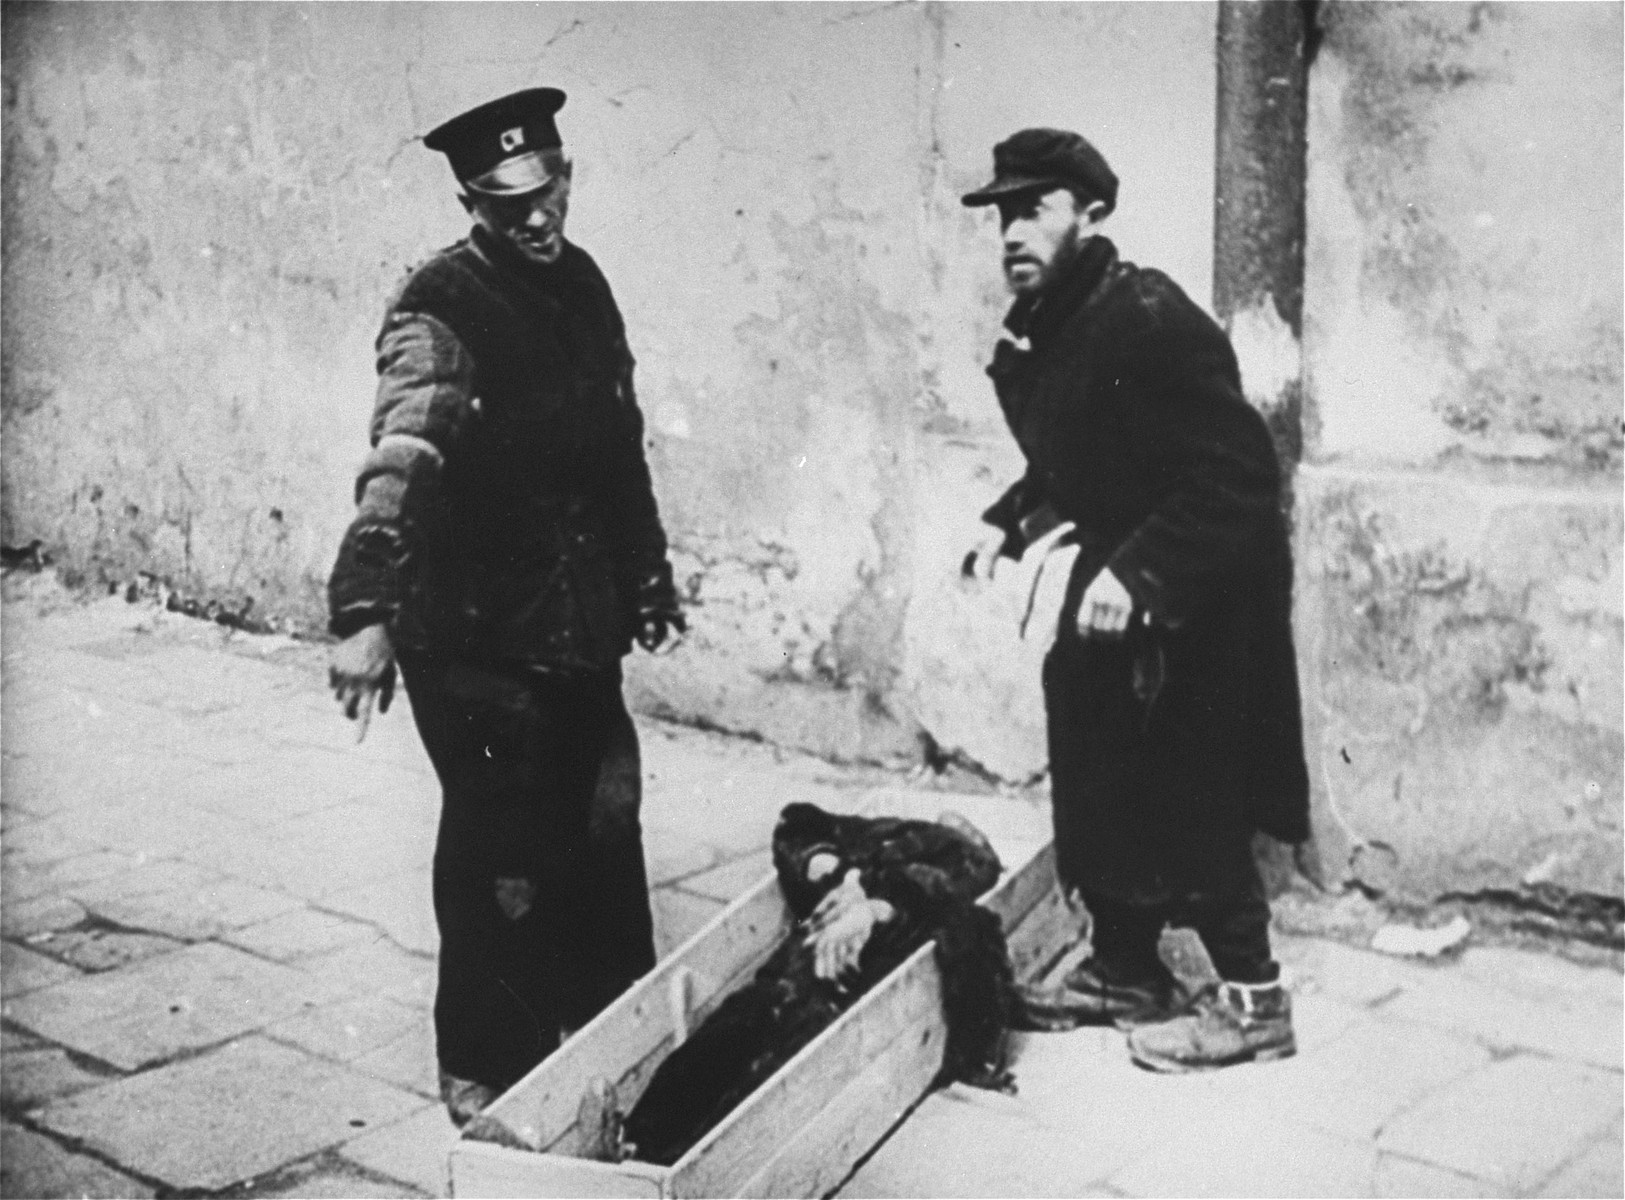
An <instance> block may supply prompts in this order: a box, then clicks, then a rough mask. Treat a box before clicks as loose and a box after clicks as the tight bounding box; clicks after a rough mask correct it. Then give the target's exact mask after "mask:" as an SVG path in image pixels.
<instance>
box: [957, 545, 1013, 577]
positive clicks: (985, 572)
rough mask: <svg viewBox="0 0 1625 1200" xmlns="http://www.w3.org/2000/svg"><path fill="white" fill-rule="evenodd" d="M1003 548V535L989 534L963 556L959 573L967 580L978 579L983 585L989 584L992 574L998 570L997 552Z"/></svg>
mask: <svg viewBox="0 0 1625 1200" xmlns="http://www.w3.org/2000/svg"><path fill="white" fill-rule="evenodd" d="M1003 548H1004V534H1002V533H990V534H988V535H987V536H986V537H984V538H983V539H982V540H981V541H979V542H977V543H976V546H975V548H974V549H972V550H971V552H970V553H969V554H967V555H965V562H964V565H962V566H961V567H960V573H961V574H962V575H964V576H965V577H966V578H967V579H979V580H981V581H982V582H983V583H988V582H991V581H992V579H993V573H994V571H996V570H997V569H998V565H999V551H1000V550H1002V549H1003Z"/></svg>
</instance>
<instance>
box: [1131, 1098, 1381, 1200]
mask: <svg viewBox="0 0 1625 1200" xmlns="http://www.w3.org/2000/svg"><path fill="white" fill-rule="evenodd" d="M1376 1165H1377V1153H1376V1150H1375V1149H1374V1148H1373V1147H1371V1146H1369V1145H1359V1144H1357V1143H1354V1142H1349V1141H1345V1140H1343V1139H1341V1138H1335V1137H1332V1136H1330V1135H1329V1134H1324V1133H1321V1132H1320V1131H1318V1130H1314V1129H1306V1128H1304V1127H1303V1126H1301V1125H1294V1124H1290V1123H1288V1122H1286V1121H1284V1120H1281V1119H1279V1118H1272V1117H1271V1116H1269V1115H1268V1114H1264V1113H1259V1112H1256V1111H1249V1110H1246V1109H1238V1108H1234V1107H1230V1106H1224V1105H1219V1106H1215V1107H1213V1108H1211V1109H1208V1110H1206V1111H1201V1112H1193V1113H1191V1114H1189V1117H1188V1119H1187V1120H1185V1121H1183V1122H1181V1125H1180V1128H1179V1130H1178V1131H1177V1132H1175V1133H1174V1134H1173V1135H1172V1136H1171V1137H1169V1138H1168V1139H1167V1140H1166V1141H1164V1142H1162V1143H1161V1144H1160V1145H1159V1146H1158V1147H1157V1148H1156V1150H1154V1151H1152V1152H1150V1153H1148V1154H1145V1155H1143V1156H1141V1157H1140V1158H1139V1159H1138V1160H1137V1161H1135V1162H1134V1163H1132V1164H1130V1165H1129V1166H1127V1167H1124V1168H1123V1169H1122V1170H1120V1171H1117V1172H1116V1173H1114V1174H1113V1175H1112V1177H1111V1179H1110V1181H1109V1182H1110V1184H1111V1186H1112V1187H1113V1188H1115V1189H1117V1190H1118V1191H1120V1192H1124V1193H1126V1194H1128V1195H1131V1196H1258V1197H1262V1196H1283V1197H1295V1196H1301V1197H1310V1196H1375V1195H1377V1194H1378V1193H1377V1190H1376Z"/></svg>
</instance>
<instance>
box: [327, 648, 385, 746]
mask: <svg viewBox="0 0 1625 1200" xmlns="http://www.w3.org/2000/svg"><path fill="white" fill-rule="evenodd" d="M327 682H328V686H329V687H331V688H332V689H333V695H334V696H335V697H337V698H338V702H339V704H340V705H341V706H342V707H343V709H344V715H345V716H346V717H348V718H349V719H350V720H352V721H359V722H360V726H359V728H358V729H357V731H356V739H355V740H356V741H358V742H359V741H360V740H361V739H362V738H364V737H366V736H367V725H368V724H369V723H370V722H371V720H372V706H373V701H374V700H375V699H376V700H377V702H378V711H379V712H388V711H389V702H390V701H391V700H393V699H394V698H395V647H394V646H392V645H391V644H390V641H389V630H387V629H386V628H384V626H382V625H368V626H366V627H365V628H363V629H360V630H358V631H357V632H355V633H353V634H351V635H350V636H349V637H347V638H345V639H344V640H343V641H342V642H340V643H339V644H338V645H336V646H334V647H333V653H332V655H331V657H330V659H329V664H328V668H327Z"/></svg>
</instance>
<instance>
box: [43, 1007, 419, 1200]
mask: <svg viewBox="0 0 1625 1200" xmlns="http://www.w3.org/2000/svg"><path fill="white" fill-rule="evenodd" d="M422 1106H423V1101H422V1099H421V1098H420V1097H418V1096H414V1095H411V1094H409V1093H407V1092H403V1091H400V1090H399V1089H397V1088H393V1087H390V1086H389V1085H387V1084H384V1083H380V1082H378V1081H377V1080H375V1079H371V1078H369V1077H367V1076H365V1075H360V1074H358V1073H356V1072H354V1071H351V1070H349V1069H347V1068H345V1067H342V1066H339V1065H338V1064H336V1063H330V1062H326V1061H324V1060H322V1059H319V1058H316V1057H314V1056H312V1055H308V1054H304V1053H302V1052H301V1051H298V1050H294V1049H291V1048H289V1047H286V1046H280V1045H277V1044H276V1043H274V1042H269V1041H266V1040H265V1039H264V1038H260V1037H253V1036H251V1037H247V1038H244V1039H242V1040H241V1041H237V1042H233V1043H232V1044H231V1045H229V1046H223V1047H221V1048H220V1049H219V1050H217V1051H215V1052H214V1053H212V1054H207V1055H203V1056H201V1057H198V1058H194V1059H189V1060H187V1061H186V1062H181V1063H175V1064H172V1065H170V1066H167V1067H161V1068H159V1069H157V1070H154V1071H144V1072H142V1073H141V1074H139V1075H132V1076H130V1077H129V1078H128V1079H123V1080H120V1081H119V1082H117V1083H113V1084H108V1085H106V1086H104V1087H100V1088H96V1089H94V1090H92V1091H88V1092H81V1093H79V1094H78V1095H76V1096H73V1097H71V1098H69V1099H67V1100H62V1101H58V1102H56V1103H54V1104H51V1105H48V1106H47V1107H45V1108H43V1109H41V1110H40V1111H39V1113H38V1114H37V1119H38V1121H39V1122H40V1124H41V1125H42V1126H44V1127H46V1128H48V1129H51V1130H52V1131H54V1132H56V1133H59V1134H61V1135H63V1136H66V1137H71V1138H76V1139H79V1140H80V1141H82V1142H83V1143H84V1144H85V1145H86V1146H87V1147H90V1148H92V1149H94V1150H97V1151H98V1152H100V1153H103V1154H105V1155H107V1156H108V1157H110V1158H112V1159H113V1160H114V1161H116V1162H120V1163H123V1164H125V1165H126V1166H128V1167H130V1168H131V1169H133V1170H136V1171H138V1172H140V1173H141V1174H142V1175H145V1176H148V1177H150V1178H154V1179H161V1180H163V1181H164V1182H165V1183H167V1184H170V1185H171V1186H174V1187H180V1188H209V1189H213V1188H222V1187H226V1186H227V1185H229V1184H232V1183H235V1182H237V1181H239V1180H244V1179H248V1178H250V1177H252V1176H255V1175H259V1174H262V1173H264V1172H266V1171H270V1170H272V1169H274V1168H276V1167H278V1166H280V1165H282V1164H284V1163H287V1162H291V1161H293V1160H294V1159H298V1158H302V1157H304V1156H305V1155H307V1154H311V1153H313V1152H314V1151H316V1150H319V1149H322V1148H325V1147H328V1146H332V1145H334V1144H336V1143H338V1142H341V1141H344V1140H346V1139H347V1138H349V1137H352V1136H355V1135H356V1131H357V1130H360V1129H366V1128H372V1127H374V1126H379V1125H384V1124H387V1123H389V1122H391V1121H394V1120H398V1119H399V1118H401V1117H404V1116H406V1115H408V1114H409V1113H411V1112H413V1111H415V1110H417V1109H419V1108H421V1107H422Z"/></svg>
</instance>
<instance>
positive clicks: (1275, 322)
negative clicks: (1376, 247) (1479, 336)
mask: <svg viewBox="0 0 1625 1200" xmlns="http://www.w3.org/2000/svg"><path fill="white" fill-rule="evenodd" d="M1315 8H1316V4H1315V0H1219V20H1218V37H1217V56H1218V105H1217V108H1218V120H1217V155H1216V171H1215V173H1216V176H1217V178H1216V180H1215V183H1216V186H1215V190H1214V201H1213V204H1214V222H1213V306H1214V309H1215V310H1216V311H1217V314H1218V317H1219V322H1220V324H1222V325H1223V326H1224V328H1225V329H1226V331H1228V332H1229V334H1230V340H1231V342H1232V344H1233V345H1234V346H1235V348H1236V356H1237V357H1238V358H1239V359H1240V361H1241V378H1242V383H1243V385H1244V386H1245V387H1246V389H1247V398H1248V399H1249V400H1251V401H1252V402H1253V404H1254V405H1255V406H1257V407H1258V408H1259V409H1260V410H1261V411H1262V412H1263V414H1264V417H1265V419H1266V420H1267V421H1268V422H1269V426H1270V430H1271V432H1272V433H1273V434H1274V436H1275V442H1276V448H1277V450H1278V451H1279V452H1280V454H1281V461H1282V465H1283V467H1285V468H1286V470H1287V472H1288V473H1290V472H1291V470H1292V468H1293V467H1294V466H1295V465H1296V464H1297V462H1298V460H1299V458H1300V457H1301V456H1302V453H1303V423H1302V410H1303V384H1302V380H1303V350H1302V345H1303V241H1304V176H1305V173H1306V164H1307V152H1306V140H1305V127H1306V125H1307V123H1308V91H1309V89H1308V77H1309V62H1310V59H1311V58H1312V56H1313V53H1314V43H1315V37H1316V30H1315Z"/></svg>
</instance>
